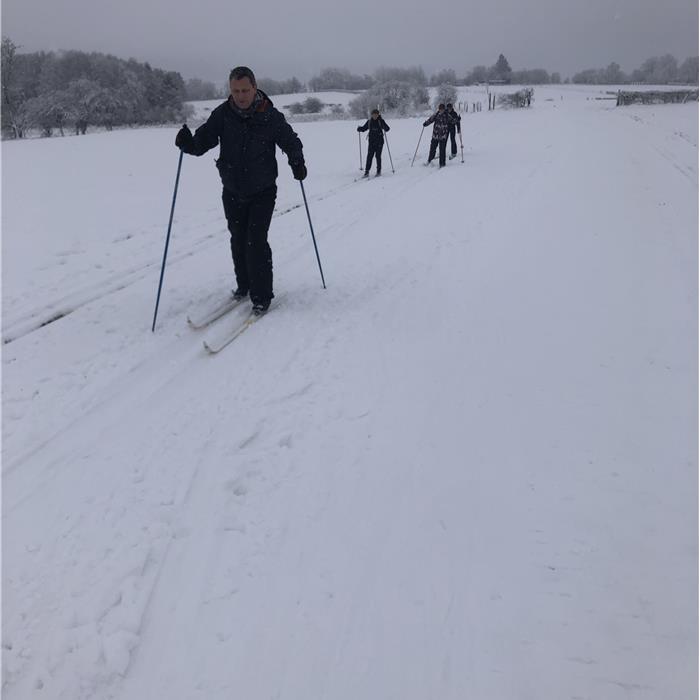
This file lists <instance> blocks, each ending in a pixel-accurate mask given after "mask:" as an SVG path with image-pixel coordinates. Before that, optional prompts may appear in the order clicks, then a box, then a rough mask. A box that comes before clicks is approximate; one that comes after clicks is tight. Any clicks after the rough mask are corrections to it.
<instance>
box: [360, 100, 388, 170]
mask: <svg viewBox="0 0 700 700" xmlns="http://www.w3.org/2000/svg"><path fill="white" fill-rule="evenodd" d="M368 129H369V147H368V148H367V162H366V164H365V174H364V177H369V171H370V168H371V167H372V157H373V156H375V157H376V158H377V175H381V174H382V149H383V148H384V132H385V131H389V125H388V124H387V123H386V122H385V121H384V119H383V118H382V115H381V114H379V110H378V109H373V110H372V115H371V117H370V119H368V120H367V121H366V122H365V123H364V124H363V125H362V126H358V127H357V131H358V132H360V131H367V130H368Z"/></svg>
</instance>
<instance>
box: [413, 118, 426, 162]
mask: <svg viewBox="0 0 700 700" xmlns="http://www.w3.org/2000/svg"><path fill="white" fill-rule="evenodd" d="M424 131H425V127H423V128H422V129H421V130H420V136H419V137H418V144H417V145H416V153H418V146H420V140H421V139H422V138H423V132H424ZM416 153H414V154H413V160H412V161H411V167H413V162H414V161H415V160H416Z"/></svg>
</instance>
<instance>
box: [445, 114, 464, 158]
mask: <svg viewBox="0 0 700 700" xmlns="http://www.w3.org/2000/svg"><path fill="white" fill-rule="evenodd" d="M446 112H447V116H448V117H449V118H450V120H451V122H450V125H449V134H450V147H451V148H450V151H451V152H450V160H452V158H454V157H455V156H456V155H457V139H456V138H455V131H456V132H457V133H458V134H461V133H462V117H461V116H460V115H459V114H457V112H455V110H454V108H453V107H452V103H451V102H448V103H447V109H446Z"/></svg>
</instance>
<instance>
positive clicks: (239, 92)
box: [229, 77, 257, 109]
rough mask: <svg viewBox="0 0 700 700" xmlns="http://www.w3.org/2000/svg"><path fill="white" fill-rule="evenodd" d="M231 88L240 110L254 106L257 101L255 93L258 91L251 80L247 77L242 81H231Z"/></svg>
mask: <svg viewBox="0 0 700 700" xmlns="http://www.w3.org/2000/svg"><path fill="white" fill-rule="evenodd" d="M229 86H230V88H231V96H232V97H233V101H234V102H235V103H236V107H238V108H240V109H248V107H250V105H252V104H253V100H254V99H255V93H256V92H257V89H256V87H255V85H253V83H251V82H250V78H248V77H245V78H241V79H240V80H235V79H234V80H231V81H230V82H229Z"/></svg>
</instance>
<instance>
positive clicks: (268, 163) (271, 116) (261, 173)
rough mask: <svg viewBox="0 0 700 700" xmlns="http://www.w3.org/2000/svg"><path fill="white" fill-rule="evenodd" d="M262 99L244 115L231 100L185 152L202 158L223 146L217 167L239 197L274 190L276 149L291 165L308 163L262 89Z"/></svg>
mask: <svg viewBox="0 0 700 700" xmlns="http://www.w3.org/2000/svg"><path fill="white" fill-rule="evenodd" d="M258 92H259V94H260V97H261V98H262V100H261V101H260V104H259V105H258V106H257V107H256V108H255V109H254V110H253V111H252V112H251V113H250V114H241V112H240V110H237V109H235V108H234V107H233V106H232V103H231V102H230V101H229V100H232V99H233V98H232V97H229V99H228V100H226V102H223V103H222V104H220V105H219V106H218V107H217V108H216V109H214V111H213V112H212V113H211V115H210V116H209V119H207V121H206V122H205V123H204V124H202V126H200V127H199V128H198V129H197V131H195V132H194V135H193V140H192V143H191V144H190V146H189V147H187V148H186V149H183V150H185V152H186V153H189V154H190V155H193V156H201V155H203V154H204V153H206V152H207V151H208V150H210V149H211V148H214V146H216V145H217V144H219V146H220V148H219V159H218V160H217V161H216V167H217V168H218V169H219V175H221V182H222V183H223V185H224V189H226V190H228V191H229V192H231V193H233V194H235V195H238V196H239V197H250V196H252V195H254V194H257V193H259V192H262V191H263V190H266V189H268V188H269V187H272V186H273V185H274V184H275V181H276V179H277V158H276V157H275V146H279V147H280V148H281V149H282V150H283V151H284V152H285V153H286V154H287V159H288V161H289V164H290V165H294V164H297V163H303V162H304V153H303V146H302V143H301V141H300V140H299V137H298V136H297V135H296V134H295V133H294V131H293V129H292V127H291V126H289V124H288V123H287V120H286V119H285V118H284V115H283V114H282V113H281V112H279V111H278V110H277V109H275V107H274V106H273V104H272V100H270V98H269V97H268V96H267V95H266V94H265V93H264V92H262V91H261V90H259V91H258Z"/></svg>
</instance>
